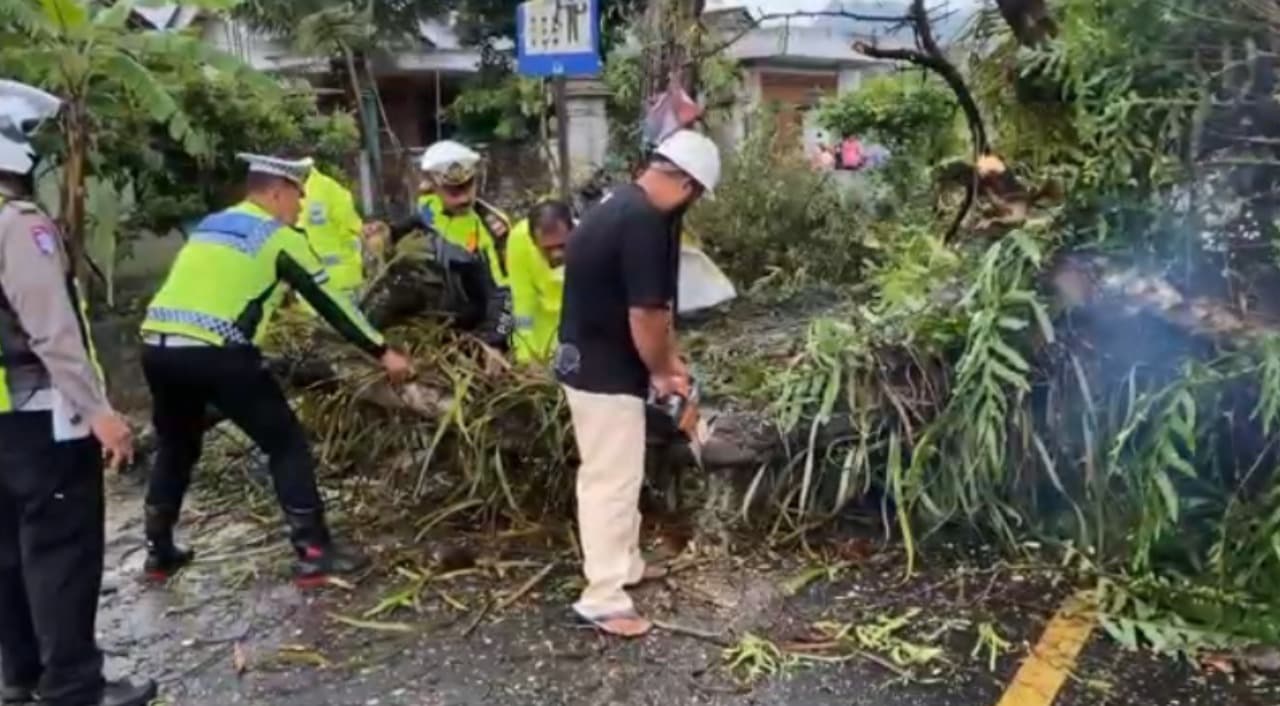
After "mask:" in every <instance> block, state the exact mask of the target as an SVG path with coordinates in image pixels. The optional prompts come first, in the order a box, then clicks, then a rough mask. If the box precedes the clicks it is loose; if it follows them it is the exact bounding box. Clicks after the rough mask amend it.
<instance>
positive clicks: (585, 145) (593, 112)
mask: <svg viewBox="0 0 1280 706" xmlns="http://www.w3.org/2000/svg"><path fill="white" fill-rule="evenodd" d="M608 96H609V92H608V90H607V89H606V88H605V86H604V83H602V82H600V81H597V80H595V79H576V78H571V79H569V80H568V81H566V83H565V103H566V107H567V110H566V111H565V112H566V113H567V114H568V117H569V126H568V133H569V176H570V181H571V182H572V183H578V182H580V181H582V180H584V179H586V178H587V177H589V176H590V175H591V173H592V172H594V171H595V170H596V169H598V168H600V167H602V166H604V161H605V157H606V156H607V155H608V152H609V116H608V114H607V113H606V111H605V103H606V100H607V99H608Z"/></svg>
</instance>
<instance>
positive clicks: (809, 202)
mask: <svg viewBox="0 0 1280 706" xmlns="http://www.w3.org/2000/svg"><path fill="white" fill-rule="evenodd" d="M752 122H753V124H755V125H760V126H762V127H761V128H759V129H757V130H754V131H753V132H752V133H750V134H749V135H748V136H747V138H746V139H745V140H744V141H743V143H742V144H741V145H740V147H739V149H738V151H737V152H736V153H734V154H731V155H726V159H725V166H724V174H723V177H722V178H721V181H720V186H719V187H718V188H717V189H716V198H715V199H714V200H710V199H706V200H703V201H702V202H701V203H699V205H698V206H697V207H696V208H695V209H694V210H693V211H692V212H691V214H690V218H689V227H690V229H691V230H692V231H693V233H694V234H696V235H697V236H698V237H699V238H700V239H701V240H702V241H703V243H704V244H705V245H706V247H707V249H708V250H709V251H710V253H711V255H712V257H714V258H715V260H716V262H717V263H718V264H719V265H720V266H721V267H722V268H724V270H725V272H726V273H727V274H729V276H730V277H732V278H733V279H734V281H735V282H737V283H738V284H739V286H743V285H748V284H750V283H753V282H756V281H757V280H759V279H761V278H762V277H766V276H774V275H775V274H776V275H778V276H781V277H783V278H786V279H789V280H793V281H794V280H796V279H811V280H817V281H821V282H827V283H847V282H852V281H854V280H855V279H856V278H857V276H858V272H859V269H860V266H861V262H862V258H863V255H864V250H863V247H862V245H861V242H860V238H861V236H860V233H861V230H862V227H863V225H864V224H865V221H866V218H865V215H864V213H865V210H864V207H863V206H862V204H861V202H860V201H859V199H857V198H855V195H854V194H853V193H851V192H850V190H849V189H847V188H843V187H842V186H841V183H842V182H841V181H839V180H838V178H837V177H836V175H835V174H833V173H831V172H825V173H819V172H816V171H814V170H813V169H812V168H811V167H810V166H809V164H808V163H807V162H806V161H805V159H804V156H803V155H802V154H800V152H799V151H797V150H793V149H789V148H786V147H783V146H782V144H781V142H780V141H779V140H778V139H777V134H776V127H775V126H776V124H777V123H776V121H774V120H772V119H771V116H764V118H763V119H760V120H753V121H752Z"/></svg>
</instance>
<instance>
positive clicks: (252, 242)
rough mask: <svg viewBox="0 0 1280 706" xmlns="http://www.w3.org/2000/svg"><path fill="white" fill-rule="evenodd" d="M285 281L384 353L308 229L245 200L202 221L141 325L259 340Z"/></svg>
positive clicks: (368, 348) (344, 330)
mask: <svg viewBox="0 0 1280 706" xmlns="http://www.w3.org/2000/svg"><path fill="white" fill-rule="evenodd" d="M283 284H287V285H288V286H289V287H291V288H292V289H293V290H295V291H296V292H297V293H298V294H300V295H301V296H302V297H303V298H304V299H305V300H306V301H307V303H308V304H311V306H313V307H314V308H315V309H316V311H317V312H319V314H320V315H321V316H323V317H324V318H325V320H326V321H328V322H329V324H330V325H332V326H333V327H334V328H336V329H337V330H338V332H339V333H341V334H342V335H343V336H344V337H345V338H347V339H348V340H350V341H351V342H353V343H355V344H357V345H358V346H360V347H361V349H363V350H364V351H365V352H367V353H370V354H371V355H380V354H381V352H382V350H383V349H384V347H385V345H384V343H383V339H382V335H381V334H379V333H378V332H377V331H376V330H374V328H373V327H372V326H370V325H369V322H368V321H366V320H365V318H364V315H363V314H361V313H360V311H359V310H358V309H356V307H355V305H354V304H352V303H351V301H350V299H349V298H348V297H347V296H346V295H345V294H343V293H342V292H341V291H339V290H338V289H337V288H335V287H334V286H333V283H332V281H331V280H330V279H329V273H328V272H327V271H326V270H325V269H324V267H323V266H322V265H321V264H320V260H319V258H318V257H317V256H316V254H315V253H314V252H313V251H312V250H311V247H310V246H309V245H308V244H307V239H306V236H305V235H303V234H302V232H301V231H299V230H297V229H295V228H294V227H292V226H287V225H285V224H283V223H281V222H280V221H277V220H275V219H274V218H272V217H271V215H270V214H268V213H267V212H266V211H265V210H263V209H262V208H261V207H259V206H257V205H256V204H253V203H250V202H247V201H246V202H244V203H241V204H239V205H238V206H234V207H232V208H230V209H227V210H226V211H222V212H220V213H215V214H213V215H212V216H209V217H207V218H205V219H204V220H203V221H201V222H200V225H198V226H196V229H195V232H193V233H192V234H191V237H190V238H189V239H188V240H187V242H186V244H185V245H183V246H182V250H180V251H179V252H178V257H177V259H176V260H174V263H173V267H172V269H170V270H169V276H168V277H167V278H166V279H165V282H164V284H163V285H162V286H161V287H160V291H159V292H157V293H156V296H155V298H154V299H152V300H151V304H150V306H149V307H148V308H147V317H146V320H145V321H143V323H142V330H143V332H145V333H161V334H172V335H178V336H185V337H187V338H193V339H196V340H198V341H204V342H206V343H209V344H212V345H215V346H252V345H256V343H257V342H258V341H260V340H261V339H262V335H263V333H264V332H265V331H266V329H267V324H268V323H269V322H270V321H271V318H272V316H273V315H274V314H275V311H276V309H278V308H279V306H280V303H281V300H282V299H283V296H284V289H285V288H284V287H283V286H282V285H283Z"/></svg>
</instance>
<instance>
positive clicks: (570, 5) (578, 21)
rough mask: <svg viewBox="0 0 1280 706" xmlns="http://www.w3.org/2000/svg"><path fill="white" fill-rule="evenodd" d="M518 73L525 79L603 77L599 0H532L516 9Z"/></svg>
mask: <svg viewBox="0 0 1280 706" xmlns="http://www.w3.org/2000/svg"><path fill="white" fill-rule="evenodd" d="M516 71H517V72H518V73H520V74H522V75H525V76H595V75H598V74H599V73H600V3H599V0H530V1H529V2H524V3H520V5H519V6H517V7H516Z"/></svg>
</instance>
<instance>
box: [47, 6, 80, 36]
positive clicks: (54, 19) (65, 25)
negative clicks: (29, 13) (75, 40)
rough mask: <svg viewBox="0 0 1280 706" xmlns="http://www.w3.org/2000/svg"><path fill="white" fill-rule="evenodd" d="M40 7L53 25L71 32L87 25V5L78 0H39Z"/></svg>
mask: <svg viewBox="0 0 1280 706" xmlns="http://www.w3.org/2000/svg"><path fill="white" fill-rule="evenodd" d="M40 9H41V10H43V12H44V16H45V18H46V19H48V21H49V23H50V24H52V25H53V26H54V27H58V28H59V29H61V30H63V31H64V32H68V33H73V32H77V31H79V30H84V29H85V28H87V27H88V26H89V7H88V5H87V4H85V3H82V2H79V1H78V0H40Z"/></svg>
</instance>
